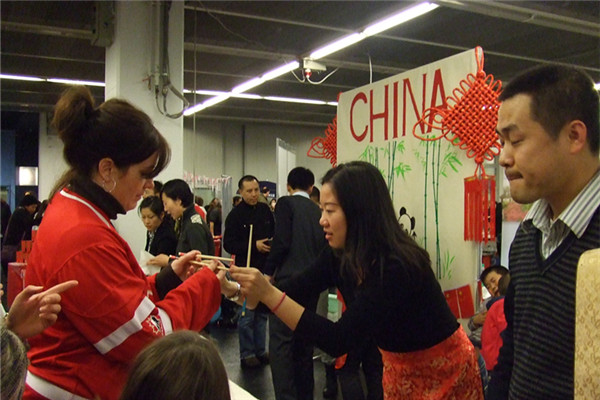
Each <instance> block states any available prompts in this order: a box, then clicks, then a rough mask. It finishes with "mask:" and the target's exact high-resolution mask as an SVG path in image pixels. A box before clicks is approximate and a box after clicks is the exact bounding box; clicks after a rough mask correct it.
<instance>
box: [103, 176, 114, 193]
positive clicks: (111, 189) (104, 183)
mask: <svg viewBox="0 0 600 400" xmlns="http://www.w3.org/2000/svg"><path fill="white" fill-rule="evenodd" d="M111 179H112V183H113V186H112V188H110V190H106V186H105V185H106V182H102V189H104V190H105V191H106V192H108V193H112V191H113V190H115V188H116V187H117V181H115V178H111Z"/></svg>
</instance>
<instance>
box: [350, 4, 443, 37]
mask: <svg viewBox="0 0 600 400" xmlns="http://www.w3.org/2000/svg"><path fill="white" fill-rule="evenodd" d="M438 7H439V6H438V5H437V4H432V3H420V4H417V5H416V6H414V7H410V8H407V9H405V10H402V11H400V12H399V13H397V14H394V15H392V16H391V17H388V18H386V19H384V20H382V21H379V22H376V23H374V24H372V25H369V26H368V27H366V28H365V30H364V31H363V32H362V33H363V34H364V35H365V36H373V35H377V34H378V33H381V32H383V31H385V30H388V29H390V28H393V27H394V26H397V25H400V24H402V23H404V22H407V21H410V20H411V19H414V18H417V17H420V16H421V15H423V14H426V13H428V12H430V11H432V10H435V9H436V8H438Z"/></svg>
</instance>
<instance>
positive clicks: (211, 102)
mask: <svg viewBox="0 0 600 400" xmlns="http://www.w3.org/2000/svg"><path fill="white" fill-rule="evenodd" d="M230 97H231V94H230V93H225V94H222V95H220V96H215V97H211V98H210V99H208V100H206V101H205V102H203V103H200V104H196V105H195V106H193V107H190V108H188V109H187V110H185V111H184V112H183V115H186V116H187V115H192V114H194V113H197V112H198V111H200V110H204V109H205V108H208V107H211V106H214V105H215V104H218V103H220V102H222V101H225V100H227V99H228V98H230Z"/></svg>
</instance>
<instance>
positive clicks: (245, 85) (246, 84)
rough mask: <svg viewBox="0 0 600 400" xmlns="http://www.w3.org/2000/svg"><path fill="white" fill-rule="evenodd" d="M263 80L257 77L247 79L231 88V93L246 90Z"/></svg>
mask: <svg viewBox="0 0 600 400" xmlns="http://www.w3.org/2000/svg"><path fill="white" fill-rule="evenodd" d="M263 82H264V81H263V79H262V78H259V77H256V78H252V79H250V80H249V81H246V82H244V83H242V84H241V85H237V86H236V87H234V88H233V89H231V93H235V94H238V93H242V92H245V91H246V90H249V89H252V88H255V87H257V86H259V85H260V84H261V83H263Z"/></svg>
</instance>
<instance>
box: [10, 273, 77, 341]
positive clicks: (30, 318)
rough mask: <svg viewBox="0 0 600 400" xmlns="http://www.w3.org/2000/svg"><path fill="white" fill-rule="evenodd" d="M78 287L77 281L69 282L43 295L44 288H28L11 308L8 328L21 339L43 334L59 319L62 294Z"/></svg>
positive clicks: (54, 287)
mask: <svg viewBox="0 0 600 400" xmlns="http://www.w3.org/2000/svg"><path fill="white" fill-rule="evenodd" d="M77 285H78V282H77V281H67V282H63V283H59V284H58V285H56V286H53V287H51V288H50V289H48V290H46V291H44V292H41V293H40V291H41V290H42V286H32V285H29V286H27V287H26V288H25V289H23V291H22V292H21V293H19V294H18V295H17V297H15V300H14V302H13V303H12V306H11V307H10V312H9V314H8V318H7V320H6V325H7V327H8V328H9V329H10V330H12V331H13V332H14V333H16V334H17V335H18V336H19V337H20V338H21V339H27V338H30V337H32V336H35V335H37V334H39V333H41V332H42V331H43V330H44V329H46V328H47V327H49V326H50V325H52V324H53V323H55V322H56V320H57V319H58V313H59V312H60V310H61V307H60V300H61V297H60V293H62V292H64V291H65V290H69V289H71V288H73V287H75V286H77Z"/></svg>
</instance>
